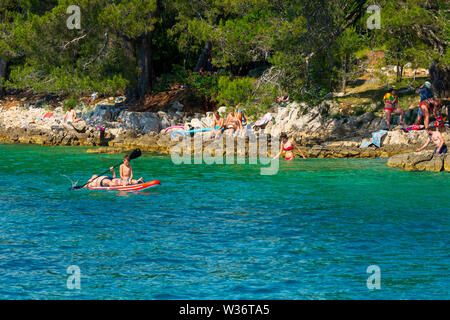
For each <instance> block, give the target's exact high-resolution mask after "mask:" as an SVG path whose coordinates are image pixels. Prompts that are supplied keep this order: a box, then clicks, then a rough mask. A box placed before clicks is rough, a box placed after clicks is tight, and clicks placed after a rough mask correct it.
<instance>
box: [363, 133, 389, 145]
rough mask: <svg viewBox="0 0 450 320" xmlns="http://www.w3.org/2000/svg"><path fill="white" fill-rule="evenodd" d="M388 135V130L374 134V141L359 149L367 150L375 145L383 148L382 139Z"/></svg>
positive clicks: (365, 143) (366, 142) (367, 142)
mask: <svg viewBox="0 0 450 320" xmlns="http://www.w3.org/2000/svg"><path fill="white" fill-rule="evenodd" d="M386 133H388V132H387V130H378V131H375V132H372V141H364V142H363V143H361V145H360V146H359V147H360V148H367V147H369V146H371V145H372V144H373V145H374V146H376V147H378V148H381V139H382V138H383V136H384V135H385V134H386Z"/></svg>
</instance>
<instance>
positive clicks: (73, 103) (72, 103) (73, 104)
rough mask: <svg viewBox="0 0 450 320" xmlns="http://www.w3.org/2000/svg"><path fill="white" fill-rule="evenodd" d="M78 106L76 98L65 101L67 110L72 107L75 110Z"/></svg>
mask: <svg viewBox="0 0 450 320" xmlns="http://www.w3.org/2000/svg"><path fill="white" fill-rule="evenodd" d="M76 106H77V100H76V99H74V98H71V99H68V100H66V101H64V107H65V109H66V110H67V108H69V107H72V109H74V108H75V107H76Z"/></svg>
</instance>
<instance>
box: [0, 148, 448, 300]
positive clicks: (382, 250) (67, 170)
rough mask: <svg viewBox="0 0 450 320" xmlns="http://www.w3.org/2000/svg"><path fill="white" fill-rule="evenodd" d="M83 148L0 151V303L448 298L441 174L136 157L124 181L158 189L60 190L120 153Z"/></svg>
mask: <svg viewBox="0 0 450 320" xmlns="http://www.w3.org/2000/svg"><path fill="white" fill-rule="evenodd" d="M85 150H86V149H84V148H72V147H39V146H22V145H15V146H11V145H0V154H1V159H2V161H1V162H0V171H1V175H0V183H1V184H0V185H1V186H2V187H1V192H0V299H431V298H442V299H448V298H450V295H449V286H450V281H449V279H450V277H449V271H448V269H449V263H450V253H449V249H448V248H449V232H450V219H449V210H448V199H449V198H448V196H449V192H450V184H449V181H450V179H449V178H450V175H449V174H448V173H415V172H403V171H400V170H397V169H391V168H388V167H387V166H386V160H385V159H376V160H366V159H363V160H358V159H353V160H352V159H350V160H346V159H308V160H300V159H296V160H295V161H294V162H291V163H286V162H284V161H281V162H280V170H279V172H278V174H277V175H274V176H261V175H260V170H259V169H260V167H259V166H256V165H237V164H236V165H222V166H220V165H179V166H176V165H174V164H172V162H171V160H170V158H169V157H158V156H149V155H143V156H142V157H141V158H139V159H137V160H134V161H133V163H132V164H133V166H134V171H135V175H137V176H140V175H142V176H144V178H146V179H147V180H153V179H158V180H160V181H161V183H162V185H161V186H160V187H158V188H155V189H150V191H146V192H142V193H136V194H134V193H119V192H104V191H88V190H79V191H69V190H68V188H69V187H70V186H71V184H70V181H69V180H68V179H67V178H66V177H65V176H64V175H67V176H68V177H69V178H70V179H72V180H79V181H80V184H81V183H83V182H84V181H85V180H86V179H88V178H89V177H90V175H91V174H94V173H100V172H102V171H104V170H105V169H107V168H108V167H109V166H110V165H113V164H116V163H117V162H120V160H121V155H97V154H87V153H85ZM71 265H76V266H78V267H79V268H80V271H81V289H68V287H67V278H68V277H69V274H67V272H66V270H67V268H68V267H69V266H71ZM370 265H377V266H379V268H380V270H381V289H379V290H369V289H368V288H367V286H366V281H367V278H368V277H369V276H370V274H368V273H366V269H367V267H368V266H370Z"/></svg>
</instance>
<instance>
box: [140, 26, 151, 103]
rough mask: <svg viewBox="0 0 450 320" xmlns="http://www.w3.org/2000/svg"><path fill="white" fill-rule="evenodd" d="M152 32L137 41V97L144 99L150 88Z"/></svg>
mask: <svg viewBox="0 0 450 320" xmlns="http://www.w3.org/2000/svg"><path fill="white" fill-rule="evenodd" d="M151 60H152V32H151V31H150V32H147V33H146V34H144V35H142V36H141V37H140V38H139V39H138V62H137V65H138V83H137V86H138V95H139V98H142V97H144V96H145V95H146V94H147V92H149V91H151V87H152V73H153V72H152V71H153V70H152V69H153V68H152V63H151Z"/></svg>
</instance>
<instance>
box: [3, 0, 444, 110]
mask: <svg viewBox="0 0 450 320" xmlns="http://www.w3.org/2000/svg"><path fill="white" fill-rule="evenodd" d="M369 3H370V2H369V1H365V0H335V1H327V0H316V1H310V0H295V1H292V0H277V1H271V0H226V1H222V0H221V1H219V0H202V1H185V0H168V1H160V0H149V1H142V0H113V1H107V0H79V1H77V3H73V1H71V0H58V1H57V0H50V1H37V0H20V1H15V0H5V1H0V58H2V59H4V60H5V61H7V62H8V75H7V80H6V81H3V80H2V83H4V85H6V86H8V87H12V88H19V89H29V88H32V89H33V90H34V91H38V92H50V93H56V94H64V95H69V96H78V95H82V94H86V93H91V92H93V91H97V92H101V93H104V94H108V95H114V94H118V93H124V92H125V89H128V88H136V86H137V83H138V81H137V79H138V77H140V75H141V74H140V73H139V72H140V70H142V68H141V66H140V68H138V65H137V64H138V60H139V61H141V59H138V57H139V52H140V51H139V50H138V48H140V44H141V43H142V39H147V38H146V37H147V36H148V35H151V37H150V39H151V49H152V50H150V52H149V53H151V55H150V54H148V55H147V58H151V59H152V60H153V63H154V64H153V70H152V71H154V73H153V76H155V77H158V78H160V81H158V82H157V83H156V85H155V86H154V88H153V90H154V91H162V90H168V89H170V88H171V87H172V86H173V85H174V84H175V83H178V84H179V85H185V86H187V87H188V88H190V90H191V91H192V93H193V95H194V96H195V97H196V98H200V99H202V100H204V101H208V102H211V101H216V102H218V103H220V104H225V105H228V106H234V105H236V104H237V103H243V104H246V105H247V109H248V112H250V113H254V114H257V112H258V110H260V111H264V110H268V109H269V108H270V107H271V106H272V104H273V102H274V100H275V97H276V95H279V94H281V92H283V95H284V94H286V95H289V96H290V97H291V100H304V101H306V102H308V103H311V104H317V103H318V102H320V100H321V99H323V98H324V97H325V96H326V95H327V94H328V93H329V92H331V91H336V90H339V89H345V85H346V84H347V82H348V81H351V80H353V79H355V78H357V77H358V76H359V72H360V71H361V69H362V68H361V61H362V60H365V59H366V58H367V57H368V52H370V51H371V50H372V47H377V48H383V49H385V53H386V62H387V63H388V64H394V65H399V66H404V65H405V64H406V63H411V64H412V66H413V67H414V68H418V67H425V68H426V67H428V66H429V65H430V62H431V61H432V60H437V61H438V63H439V64H440V65H443V66H448V65H449V64H450V55H449V52H448V50H447V48H446V43H447V42H448V39H449V37H450V26H449V23H448V21H449V19H448V18H449V14H448V9H446V8H447V7H446V2H445V1H443V0H433V1H421V0H402V1H389V0H379V1H378V2H377V4H379V5H380V7H381V8H382V21H381V22H382V28H381V29H379V30H367V29H366V26H365V22H366V18H367V17H368V14H365V15H364V14H362V13H364V12H365V8H366V6H367V5H368V4H369ZM72 4H77V5H78V6H79V7H80V8H81V15H82V22H81V25H82V27H81V29H80V30H69V29H68V28H67V26H66V21H67V18H68V14H67V13H66V9H67V7H68V6H69V5H72ZM360 14H362V16H360ZM353 18H354V19H353ZM352 19H353V20H352ZM208 41H210V42H211V43H212V52H211V55H212V61H213V64H214V65H215V66H216V68H217V69H224V73H222V74H208V75H204V76H201V75H199V74H198V73H195V72H191V71H190V70H193V68H194V66H195V65H196V63H197V60H198V56H199V53H200V52H201V50H202V49H203V48H204V46H205V43H207V42H208ZM267 65H269V67H271V68H273V70H275V71H276V72H274V75H276V76H274V77H271V76H268V77H267V79H262V80H264V81H260V80H261V79H250V78H248V77H246V76H245V75H246V74H247V73H248V71H249V70H250V69H254V68H258V67H261V66H264V67H265V66H267ZM379 67H380V66H378V67H377V70H376V71H375V75H376V76H377V77H378V78H380V80H381V81H382V83H383V84H386V85H389V83H388V81H389V79H388V78H387V77H386V76H385V75H384V74H382V73H381V72H380V71H379ZM225 75H226V76H225ZM400 76H401V75H400ZM400 78H401V77H399V79H398V80H400ZM139 83H140V82H139Z"/></svg>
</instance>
